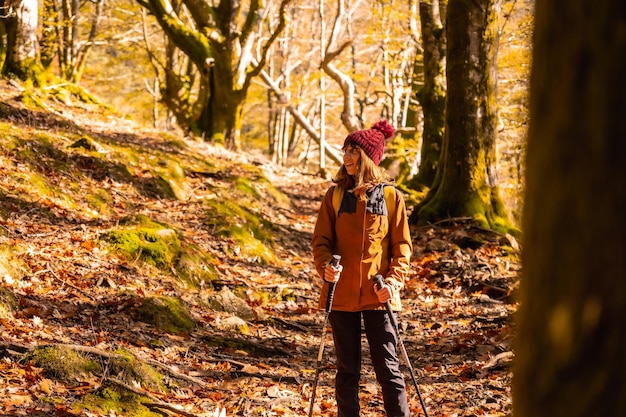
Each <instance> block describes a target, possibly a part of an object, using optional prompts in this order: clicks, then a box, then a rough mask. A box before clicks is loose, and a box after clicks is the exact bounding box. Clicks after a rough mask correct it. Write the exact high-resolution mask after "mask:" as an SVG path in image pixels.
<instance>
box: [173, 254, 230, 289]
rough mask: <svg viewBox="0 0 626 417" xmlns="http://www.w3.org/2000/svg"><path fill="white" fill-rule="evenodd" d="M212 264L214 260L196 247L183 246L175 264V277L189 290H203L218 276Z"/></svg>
mask: <svg viewBox="0 0 626 417" xmlns="http://www.w3.org/2000/svg"><path fill="white" fill-rule="evenodd" d="M214 264H215V260H214V258H213V257H211V255H209V254H208V253H204V252H202V251H201V250H200V249H199V248H198V247H197V246H196V245H185V246H184V248H183V250H182V252H181V254H180V257H179V258H178V260H177V262H176V267H175V270H176V275H177V276H178V277H179V278H180V279H181V280H182V281H183V282H185V283H186V284H187V285H188V286H190V287H191V288H198V287H201V288H203V287H205V286H206V285H207V284H209V283H210V282H211V281H213V280H215V279H216V278H217V277H218V276H219V274H218V272H217V269H216V268H215V266H214Z"/></svg>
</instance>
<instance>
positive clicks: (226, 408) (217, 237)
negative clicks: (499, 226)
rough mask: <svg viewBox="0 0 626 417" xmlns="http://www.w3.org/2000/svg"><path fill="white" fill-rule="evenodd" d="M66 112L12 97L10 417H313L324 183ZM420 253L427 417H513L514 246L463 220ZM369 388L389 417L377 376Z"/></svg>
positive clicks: (6, 374)
mask: <svg viewBox="0 0 626 417" xmlns="http://www.w3.org/2000/svg"><path fill="white" fill-rule="evenodd" d="M56 97H57V99H53V98H51V96H48V97H46V98H45V99H44V98H43V97H41V94H40V93H36V92H32V91H28V90H24V89H23V87H22V86H20V85H18V84H16V83H14V82H9V81H6V80H2V81H0V102H1V104H0V130H1V132H2V133H1V135H0V278H2V284H1V286H0V357H1V358H2V361H0V409H1V410H2V412H3V415H65V416H68V415H72V416H100V415H102V416H111V415H118V416H151V415H154V416H157V415H187V416H190V415H193V416H214V415H220V412H222V413H224V414H225V415H228V416H231V415H233V416H234V415H242V416H280V415H287V416H297V415H308V407H309V401H310V395H311V383H312V379H313V376H314V371H315V362H316V356H317V348H318V344H319V342H320V336H321V328H320V327H321V319H322V316H321V314H320V312H318V311H317V310H315V305H316V301H317V291H318V290H317V288H318V287H317V285H318V280H317V278H316V276H315V273H314V270H313V267H312V263H311V258H310V252H309V242H310V235H311V231H312V228H313V224H314V221H315V214H316V210H317V207H318V204H319V199H320V198H321V196H322V193H323V192H324V190H325V189H326V188H327V186H328V183H327V182H326V181H325V180H322V179H320V178H317V177H315V176H310V175H303V174H300V173H298V172H296V171H295V170H291V169H280V168H277V167H274V166H273V165H272V164H270V163H268V162H267V161H266V160H264V158H263V157H262V156H259V155H250V154H246V153H232V152H228V151H225V150H223V149H220V148H216V147H212V146H211V145H209V144H206V143H202V142H197V141H192V140H185V139H183V138H181V137H179V136H176V135H173V134H171V133H163V132H155V131H150V130H149V129H146V128H142V127H139V126H136V125H134V124H132V123H131V122H128V121H125V120H122V119H120V118H118V117H116V116H115V115H114V114H112V113H111V112H110V111H108V110H105V109H103V108H102V107H101V106H98V105H97V104H85V103H84V102H83V101H80V100H79V99H78V98H77V97H73V96H71V95H64V96H60V95H56ZM58 97H62V99H59V98H58ZM414 237H415V239H414V241H415V256H414V259H413V266H414V268H413V270H412V273H411V277H410V280H409V282H408V283H407V288H406V290H405V293H404V298H405V300H406V303H405V304H406V308H405V311H404V312H403V313H402V315H401V316H400V321H401V324H402V327H403V339H404V342H405V345H406V346H407V349H408V351H409V356H410V358H411V359H412V361H413V366H414V368H415V369H416V372H417V373H418V380H419V382H420V389H421V391H422V394H423V396H424V399H425V401H426V405H427V407H428V411H429V415H430V416H432V417H435V416H453V415H456V416H476V415H491V416H504V415H509V414H510V410H511V407H510V388H509V383H510V369H509V363H510V360H511V357H512V353H511V346H510V343H511V340H512V337H513V329H512V326H511V323H510V317H511V315H512V313H513V312H514V311H515V303H514V299H513V296H514V291H515V288H516V282H517V274H518V269H519V268H518V264H517V253H516V250H515V249H514V248H512V247H511V246H514V242H513V241H512V240H511V239H510V238H508V237H506V236H499V235H496V234H494V233H492V232H489V231H485V230H482V229H479V228H476V227H474V226H472V225H471V224H469V223H467V222H466V221H465V220H463V219H456V220H454V221H449V222H446V223H442V224H439V225H433V226H432V227H429V228H424V229H420V230H414ZM326 337H327V340H326V342H327V343H326V355H325V357H324V358H325V360H324V362H325V363H324V366H325V368H324V372H322V375H321V380H320V384H319V386H318V390H317V399H316V403H315V410H316V413H315V415H324V416H331V415H334V414H335V411H334V399H333V395H332V384H333V382H332V374H333V365H334V360H333V355H332V341H331V340H329V339H330V335H326ZM407 383H408V385H409V392H410V397H411V399H410V401H411V404H410V405H411V408H412V410H413V411H414V412H415V415H418V413H419V412H421V407H420V404H419V401H418V398H417V396H416V395H415V390H414V389H413V387H412V386H411V380H410V379H409V378H408V375H407ZM362 388H363V393H362V404H363V415H364V416H375V415H380V414H381V412H382V411H381V410H382V408H381V404H382V398H381V396H380V392H379V390H378V388H377V386H376V383H375V379H374V377H373V374H372V370H371V368H370V367H369V365H368V360H365V362H364V375H363V381H362Z"/></svg>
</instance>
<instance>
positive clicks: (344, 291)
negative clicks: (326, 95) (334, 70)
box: [312, 120, 412, 417]
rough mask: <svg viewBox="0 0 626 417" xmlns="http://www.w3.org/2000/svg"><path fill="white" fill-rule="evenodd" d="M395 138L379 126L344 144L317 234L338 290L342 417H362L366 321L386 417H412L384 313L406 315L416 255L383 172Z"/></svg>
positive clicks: (325, 273)
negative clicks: (403, 299)
mask: <svg viewBox="0 0 626 417" xmlns="http://www.w3.org/2000/svg"><path fill="white" fill-rule="evenodd" d="M393 133H394V128H393V127H392V126H391V125H389V124H388V123H387V122H386V121H385V120H381V121H379V122H378V123H376V124H375V125H374V126H372V128H371V129H367V130H360V131H357V132H352V133H350V134H349V135H348V136H347V137H346V139H345V141H344V145H343V152H344V154H343V166H342V167H341V168H340V170H339V172H338V173H337V175H336V176H335V178H334V179H333V182H334V183H335V185H334V186H333V187H331V188H330V189H329V190H328V191H327V192H326V195H325V196H324V200H323V201H322V204H321V207H320V210H319V213H318V217H317V221H316V223H315V231H314V232H313V241H312V246H313V259H314V261H315V267H316V269H317V271H318V273H319V275H320V276H321V277H322V278H323V279H324V281H326V282H335V283H336V285H335V294H334V298H333V304H332V311H331V313H330V316H329V321H330V324H331V326H332V331H333V340H334V343H335V352H336V355H337V375H336V380H335V397H336V399H337V407H338V415H339V417H358V416H359V410H360V406H359V393H358V388H359V379H360V373H361V321H363V325H364V328H365V334H366V337H367V341H368V344H369V348H370V354H371V358H372V364H373V366H374V371H375V373H376V379H377V380H378V382H379V384H380V385H381V390H382V394H383V400H384V405H385V411H386V413H387V416H390V417H408V416H409V414H410V413H409V407H408V403H407V396H406V387H405V382H404V377H403V376H402V373H401V372H400V362H399V359H398V354H397V351H396V345H397V339H396V334H395V330H394V328H393V324H392V322H391V320H390V319H389V316H388V314H387V312H386V310H385V303H386V302H387V301H391V306H392V309H393V310H394V311H399V310H400V309H401V303H400V290H401V289H402V288H403V286H404V280H405V278H406V276H407V274H408V271H409V261H410V257H411V251H412V245H411V236H410V234H409V226H408V221H407V213H406V207H405V204H404V200H403V198H402V196H401V195H400V194H399V193H396V192H395V188H394V187H393V182H392V180H391V179H390V178H389V177H388V175H387V174H386V173H385V171H384V170H383V169H382V168H381V167H379V166H378V164H379V163H380V161H381V159H382V156H383V151H384V148H385V141H386V140H387V139H388V138H390V137H391V136H392V135H393ZM333 254H338V255H341V266H339V267H337V268H336V267H333V266H332V265H329V262H330V260H331V258H332V255H333ZM378 274H380V275H382V276H383V277H384V278H385V285H383V286H382V288H381V289H377V288H375V287H374V284H373V278H374V276H376V275H378ZM327 294H328V285H323V286H322V293H321V297H320V303H319V306H320V308H324V307H325V305H326V298H327Z"/></svg>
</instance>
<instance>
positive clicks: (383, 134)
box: [343, 119, 395, 165]
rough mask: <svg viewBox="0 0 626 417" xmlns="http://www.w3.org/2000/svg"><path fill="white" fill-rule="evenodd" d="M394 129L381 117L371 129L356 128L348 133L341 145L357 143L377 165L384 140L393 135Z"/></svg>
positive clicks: (383, 147) (381, 156)
mask: <svg viewBox="0 0 626 417" xmlns="http://www.w3.org/2000/svg"><path fill="white" fill-rule="evenodd" d="M394 131H395V130H394V128H393V126H391V125H390V124H389V123H387V121H386V120H385V119H382V120H380V121H378V122H377V123H376V124H374V126H372V128H371V129H365V130H357V131H356V132H352V133H350V134H349V135H348V136H347V137H346V140H345V141H344V143H343V147H344V148H345V147H346V146H347V145H349V144H354V145H357V146H358V147H359V148H361V149H363V152H365V154H366V155H367V156H369V157H370V159H371V160H372V161H374V163H375V164H376V165H378V164H380V161H381V160H382V159H383V151H384V150H385V141H386V140H387V139H388V138H390V137H391V136H393V132H394Z"/></svg>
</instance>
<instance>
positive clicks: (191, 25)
mask: <svg viewBox="0 0 626 417" xmlns="http://www.w3.org/2000/svg"><path fill="white" fill-rule="evenodd" d="M137 1H138V2H139V4H141V5H142V6H144V7H145V8H146V9H148V10H149V11H150V12H151V13H152V14H153V15H154V16H155V18H156V20H157V21H158V23H159V25H160V26H161V28H162V29H163V31H164V32H165V35H166V36H167V37H168V39H169V40H170V41H171V42H172V43H173V44H175V45H176V47H177V48H178V49H180V50H181V51H182V52H183V53H184V54H185V55H186V56H187V57H189V59H190V61H191V62H192V63H193V65H194V66H195V68H196V70H197V71H198V72H199V74H200V76H199V77H197V79H198V82H199V86H198V87H197V88H198V91H196V92H192V91H191V88H192V87H193V84H190V83H189V82H188V80H187V79H186V78H185V79H183V77H181V78H180V79H179V80H178V81H177V82H176V85H175V86H174V87H172V86H170V87H169V88H168V87H165V88H166V90H165V92H166V93H167V94H174V93H175V94H176V96H174V97H166V98H165V103H166V105H168V106H169V107H170V109H171V110H172V111H173V112H174V113H175V114H176V116H177V119H178V122H179V124H181V125H182V126H184V127H187V128H188V129H189V130H190V131H192V132H194V133H195V134H198V135H201V136H203V137H205V138H207V139H211V140H214V141H215V142H217V143H223V144H224V145H225V146H226V147H227V148H230V149H239V148H240V144H239V135H240V130H241V118H242V110H243V106H244V103H245V99H246V95H247V92H248V88H249V87H250V83H251V80H252V79H253V78H254V77H255V76H257V75H258V74H259V73H260V72H261V70H262V69H263V67H264V66H265V62H266V59H267V54H268V51H269V48H270V46H271V45H272V43H273V42H274V41H275V40H276V39H277V37H278V36H279V34H280V33H281V32H282V30H283V29H284V27H285V25H286V8H287V6H288V5H289V3H290V2H291V1H292V0H281V2H280V5H279V8H280V10H279V16H280V18H279V20H278V23H277V24H276V25H275V26H273V27H272V30H271V33H269V34H268V33H265V34H263V39H264V42H262V45H261V46H260V47H259V45H258V42H259V38H258V35H257V30H258V28H259V27H268V26H270V24H269V23H268V21H267V18H268V16H267V13H266V10H265V4H264V2H262V1H260V0H252V1H250V2H246V3H243V2H240V1H237V0H220V1H219V2H217V5H214V3H216V2H212V1H209V0H183V1H182V2H181V3H180V5H181V7H180V8H179V9H180V10H177V9H178V7H177V8H174V7H173V6H172V4H170V2H169V0H137ZM182 6H184V7H182ZM244 6H245V7H244ZM188 15H189V16H191V19H188V18H187V16H188ZM257 48H258V49H257ZM257 53H258V54H257ZM163 67H165V65H163ZM185 74H187V73H185ZM172 75H173V74H166V80H168V78H167V77H170V79H169V81H170V82H172V79H171V77H172ZM181 104H182V106H181ZM180 108H185V109H188V111H187V112H186V113H184V112H181V111H180V110H179V109H180ZM177 109H178V110H177Z"/></svg>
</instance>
